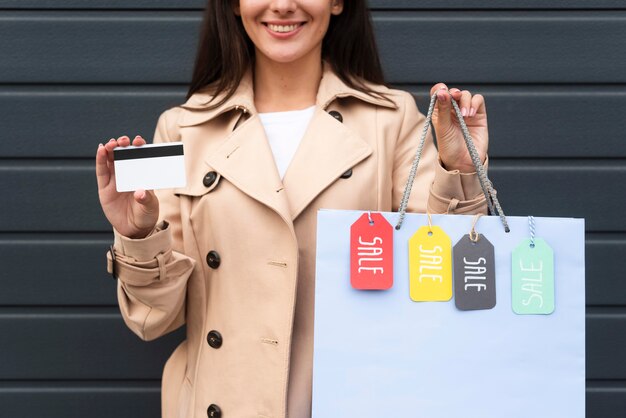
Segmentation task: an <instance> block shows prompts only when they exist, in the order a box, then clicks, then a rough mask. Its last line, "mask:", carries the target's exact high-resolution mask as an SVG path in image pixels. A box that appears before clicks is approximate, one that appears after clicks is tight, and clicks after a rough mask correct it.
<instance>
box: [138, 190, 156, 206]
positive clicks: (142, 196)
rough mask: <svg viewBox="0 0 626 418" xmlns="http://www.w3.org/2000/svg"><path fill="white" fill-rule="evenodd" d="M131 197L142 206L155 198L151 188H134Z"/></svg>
mask: <svg viewBox="0 0 626 418" xmlns="http://www.w3.org/2000/svg"><path fill="white" fill-rule="evenodd" d="M133 197H134V198H135V200H136V201H137V203H139V204H140V205H142V206H148V207H149V205H150V204H151V203H153V199H155V195H154V192H153V191H152V190H142V189H139V190H135V192H134V193H133Z"/></svg>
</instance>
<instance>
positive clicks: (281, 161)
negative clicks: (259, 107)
mask: <svg viewBox="0 0 626 418" xmlns="http://www.w3.org/2000/svg"><path fill="white" fill-rule="evenodd" d="M314 111H315V105H313V106H311V107H307V108H306V109H302V110H289V111H286V112H269V113H259V118H260V119H261V123H262V124H263V127H264V128H265V135H266V136H267V140H268V141H269V143H270V147H271V148H272V153H273V154H274V161H276V167H277V168H278V173H279V174H280V178H281V179H282V178H283V177H284V176H285V172H286V171H287V167H289V163H291V160H292V159H293V156H294V155H295V153H296V150H297V149H298V145H300V141H301V140H302V137H303V136H304V132H305V131H306V128H307V126H309V122H310V121H311V118H312V117H313V113H314Z"/></svg>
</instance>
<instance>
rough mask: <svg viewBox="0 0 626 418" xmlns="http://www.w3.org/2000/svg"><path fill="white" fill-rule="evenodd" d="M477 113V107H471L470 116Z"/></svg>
mask: <svg viewBox="0 0 626 418" xmlns="http://www.w3.org/2000/svg"><path fill="white" fill-rule="evenodd" d="M475 114H476V109H474V108H471V109H470V118H473V117H474V115H475Z"/></svg>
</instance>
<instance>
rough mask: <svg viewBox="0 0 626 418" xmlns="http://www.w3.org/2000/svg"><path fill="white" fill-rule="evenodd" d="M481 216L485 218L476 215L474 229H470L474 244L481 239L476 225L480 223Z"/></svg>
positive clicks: (479, 214)
mask: <svg viewBox="0 0 626 418" xmlns="http://www.w3.org/2000/svg"><path fill="white" fill-rule="evenodd" d="M481 216H483V214H482V213H478V214H476V216H474V221H472V229H470V232H469V239H470V241H472V242H478V240H479V239H480V234H479V233H478V232H476V223H477V222H478V218H480V217H481Z"/></svg>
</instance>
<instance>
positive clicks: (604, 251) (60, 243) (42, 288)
mask: <svg viewBox="0 0 626 418" xmlns="http://www.w3.org/2000/svg"><path fill="white" fill-rule="evenodd" d="M22 235H26V236H27V238H24V237H23V236H22ZM31 235H37V236H39V237H38V238H33V237H30V236H31ZM67 235H74V236H70V237H68V236H67ZM83 235H87V236H83ZM111 242H112V236H111V235H110V234H108V233H101V234H6V233H5V234H0V265H1V266H3V274H4V275H5V277H7V278H9V280H7V281H6V282H5V283H4V286H3V289H2V292H0V306H35V305H47V306H85V305H92V306H113V305H116V304H117V299H116V293H115V287H116V282H115V280H114V279H113V278H112V276H110V275H109V274H108V273H107V272H106V270H105V253H106V251H107V250H108V248H109V245H110V244H111ZM624 254H626V234H606V233H588V234H587V245H586V264H587V294H586V296H587V304H588V305H590V306H614V305H626V281H625V280H623V272H624V271H626V257H624V256H623V255H624ZM68 260H71V262H68Z"/></svg>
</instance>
